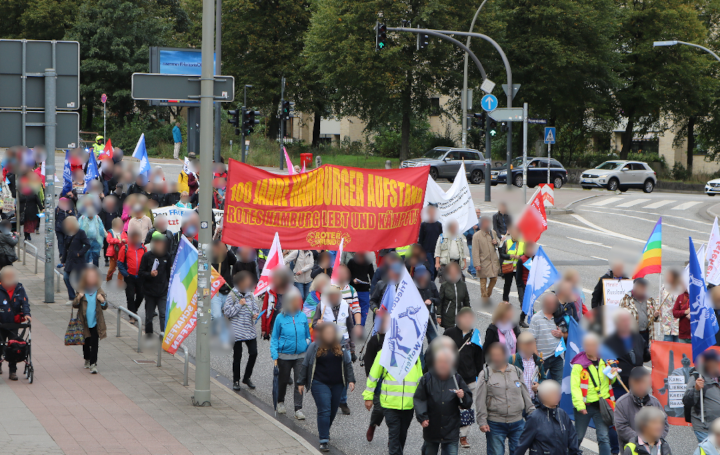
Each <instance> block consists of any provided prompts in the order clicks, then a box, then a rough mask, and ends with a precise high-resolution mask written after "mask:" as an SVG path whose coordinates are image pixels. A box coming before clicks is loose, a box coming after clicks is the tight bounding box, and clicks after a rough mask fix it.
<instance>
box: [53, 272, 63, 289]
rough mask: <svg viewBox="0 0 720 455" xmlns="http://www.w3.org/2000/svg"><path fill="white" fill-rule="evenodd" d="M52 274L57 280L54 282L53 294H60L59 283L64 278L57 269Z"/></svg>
mask: <svg viewBox="0 0 720 455" xmlns="http://www.w3.org/2000/svg"><path fill="white" fill-rule="evenodd" d="M53 272H55V275H57V279H56V280H55V292H60V282H61V281H64V280H65V277H64V276H63V274H62V272H60V271H59V270H58V269H55V270H53Z"/></svg>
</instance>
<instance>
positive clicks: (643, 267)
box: [633, 217, 662, 279]
mask: <svg viewBox="0 0 720 455" xmlns="http://www.w3.org/2000/svg"><path fill="white" fill-rule="evenodd" d="M661 270H662V217H660V219H659V220H658V222H657V223H656V224H655V227H654V228H653V231H652V234H650V238H649V239H648V241H647V243H645V248H644V249H643V254H642V259H640V263H639V264H638V266H637V268H636V269H635V273H634V274H633V279H635V278H642V277H644V276H645V275H650V274H653V273H660V272H661Z"/></svg>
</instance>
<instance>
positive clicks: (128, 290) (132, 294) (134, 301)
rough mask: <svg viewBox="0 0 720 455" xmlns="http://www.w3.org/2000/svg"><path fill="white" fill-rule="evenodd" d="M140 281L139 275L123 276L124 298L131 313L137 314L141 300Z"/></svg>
mask: <svg viewBox="0 0 720 455" xmlns="http://www.w3.org/2000/svg"><path fill="white" fill-rule="evenodd" d="M141 283H142V281H141V280H140V278H139V277H137V276H134V275H128V276H126V277H125V284H126V286H125V299H126V300H127V308H128V310H130V312H131V313H135V314H137V312H138V309H139V308H140V304H142V301H143V290H142V284H141Z"/></svg>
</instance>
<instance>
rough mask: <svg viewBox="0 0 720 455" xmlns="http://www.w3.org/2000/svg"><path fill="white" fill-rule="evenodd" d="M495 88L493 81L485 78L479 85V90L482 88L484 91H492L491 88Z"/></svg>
mask: <svg viewBox="0 0 720 455" xmlns="http://www.w3.org/2000/svg"><path fill="white" fill-rule="evenodd" d="M494 88H495V82H493V81H491V80H490V79H485V80H484V81H483V83H482V85H481V86H480V90H482V91H483V92H485V93H492V91H493V89H494Z"/></svg>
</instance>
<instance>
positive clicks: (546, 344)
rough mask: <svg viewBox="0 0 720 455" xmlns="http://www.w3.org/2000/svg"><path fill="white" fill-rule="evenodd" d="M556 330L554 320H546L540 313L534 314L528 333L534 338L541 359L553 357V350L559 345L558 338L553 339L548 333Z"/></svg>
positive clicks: (551, 318)
mask: <svg viewBox="0 0 720 455" xmlns="http://www.w3.org/2000/svg"><path fill="white" fill-rule="evenodd" d="M556 329H557V325H556V324H555V318H553V317H549V318H548V317H547V316H545V313H543V312H542V311H541V312H539V313H536V314H535V316H533V318H532V322H530V333H532V334H533V337H535V343H536V345H537V350H538V352H539V353H540V354H542V357H543V359H548V358H550V357H552V356H554V355H555V348H557V345H558V344H559V343H560V338H555V337H554V336H552V333H550V332H552V331H553V330H556Z"/></svg>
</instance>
